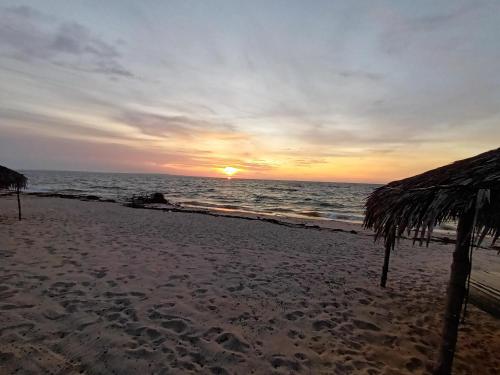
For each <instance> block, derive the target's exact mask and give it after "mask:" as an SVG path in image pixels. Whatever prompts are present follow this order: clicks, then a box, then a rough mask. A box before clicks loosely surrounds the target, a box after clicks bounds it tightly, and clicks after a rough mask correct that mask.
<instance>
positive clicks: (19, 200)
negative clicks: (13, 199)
mask: <svg viewBox="0 0 500 375" xmlns="http://www.w3.org/2000/svg"><path fill="white" fill-rule="evenodd" d="M17 211H18V213H19V221H21V198H20V197H19V188H17Z"/></svg>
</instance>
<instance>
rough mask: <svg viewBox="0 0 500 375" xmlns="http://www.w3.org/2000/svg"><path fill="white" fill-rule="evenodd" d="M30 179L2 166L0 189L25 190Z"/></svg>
mask: <svg viewBox="0 0 500 375" xmlns="http://www.w3.org/2000/svg"><path fill="white" fill-rule="evenodd" d="M27 183H28V179H27V178H26V176H25V175H23V174H21V173H19V172H16V171H13V170H12V169H9V168H6V167H3V166H1V165H0V189H14V190H21V189H25V188H26V185H27Z"/></svg>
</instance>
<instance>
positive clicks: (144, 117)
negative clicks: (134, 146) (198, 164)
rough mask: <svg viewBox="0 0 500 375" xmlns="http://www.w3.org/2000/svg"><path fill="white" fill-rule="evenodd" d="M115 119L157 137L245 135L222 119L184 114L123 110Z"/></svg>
mask: <svg viewBox="0 0 500 375" xmlns="http://www.w3.org/2000/svg"><path fill="white" fill-rule="evenodd" d="M116 120H117V121H119V122H123V123H125V124H127V125H130V126H133V127H135V128H137V129H138V130H140V131H141V132H142V133H144V134H147V135H152V136H158V137H167V138H171V137H177V138H180V139H189V138H191V139H193V138H196V137H199V136H217V137H219V138H220V139H226V140H227V139H242V138H246V135H245V134H243V133H240V132H238V131H237V130H236V129H235V128H234V126H232V125H231V124H229V123H227V122H224V121H218V122H217V121H210V120H206V119H199V118H196V117H189V116H186V115H174V116H167V115H162V114H157V113H150V112H142V111H133V110H128V111H123V112H122V113H121V114H120V115H118V116H117V117H116Z"/></svg>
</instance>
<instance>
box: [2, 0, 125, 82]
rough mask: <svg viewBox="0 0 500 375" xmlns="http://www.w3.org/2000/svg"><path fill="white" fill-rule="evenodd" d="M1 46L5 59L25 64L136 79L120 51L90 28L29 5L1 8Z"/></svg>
mask: <svg viewBox="0 0 500 375" xmlns="http://www.w3.org/2000/svg"><path fill="white" fill-rule="evenodd" d="M0 46H1V47H2V50H3V52H2V55H3V56H8V57H11V58H14V59H17V60H21V61H32V62H35V61H48V62H50V63H51V64H54V65H56V66H62V67H66V68H69V69H75V70H80V71H85V72H92V73H99V74H103V75H105V76H108V77H111V78H116V77H129V78H130V77H133V76H134V75H133V74H132V72H130V71H129V70H128V69H127V68H125V67H124V66H123V65H122V64H121V63H120V61H119V60H120V58H121V54H120V53H119V51H118V50H117V48H115V47H114V46H113V45H111V44H109V43H107V42H106V41H104V40H102V39H100V38H99V37H97V36H96V35H94V34H93V33H92V32H91V31H90V30H88V29H87V28H86V27H84V26H82V25H81V24H79V23H76V22H61V21H59V20H58V19H55V18H54V17H51V16H48V15H45V14H43V13H41V12H38V11H36V10H34V9H32V8H29V7H27V6H17V7H4V8H0Z"/></svg>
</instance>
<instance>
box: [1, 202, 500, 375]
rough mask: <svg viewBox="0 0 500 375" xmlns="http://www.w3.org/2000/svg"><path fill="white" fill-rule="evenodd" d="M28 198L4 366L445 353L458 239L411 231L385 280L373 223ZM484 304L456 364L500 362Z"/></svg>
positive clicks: (194, 363) (158, 369) (357, 366)
mask: <svg viewBox="0 0 500 375" xmlns="http://www.w3.org/2000/svg"><path fill="white" fill-rule="evenodd" d="M23 198H24V199H23V216H24V220H22V221H21V222H19V221H17V211H16V209H17V206H16V203H15V200H14V197H4V198H2V199H1V200H0V212H1V214H0V311H1V313H0V373H2V374H89V375H90V374H294V373H300V374H366V375H374V374H406V373H408V374H428V373H429V371H430V369H431V368H432V366H433V365H434V361H435V360H436V355H437V353H436V351H437V347H438V343H439V338H440V330H441V317H442V313H443V309H444V300H445V290H446V282H447V280H448V277H449V267H450V263H451V252H452V249H453V245H449V244H443V243H436V242H433V243H431V245H430V246H429V248H426V247H421V248H420V247H417V246H415V247H413V246H412V244H411V242H409V241H402V242H401V244H400V245H399V247H398V248H397V251H396V252H395V254H394V256H393V257H392V258H391V268H390V272H389V281H388V287H387V288H386V289H385V290H384V289H381V288H380V287H379V286H378V284H379V277H380V270H381V264H382V257H383V255H382V245H381V244H374V243H373V237H372V236H371V235H370V234H369V232H366V231H361V230H358V231H356V233H354V232H351V231H350V230H343V231H331V230H320V229H315V228H301V227H290V226H284V225H277V224H275V223H270V222H264V221H259V220H243V219H239V218H228V217H214V216H210V215H203V214H197V213H183V212H163V211H154V210H146V209H133V208H128V207H124V206H122V205H120V204H117V203H103V202H83V201H78V200H69V199H60V198H41V197H33V196H24V197H23ZM359 229H360V228H359ZM492 253H493V252H492V251H487V250H478V251H477V252H476V253H475V257H477V258H478V259H480V262H479V263H478V264H481V262H483V263H485V264H486V263H488V257H491V256H492ZM494 254H496V252H495V253H494ZM468 311H469V315H468V319H467V322H466V324H465V325H461V328H460V334H459V340H458V349H457V355H456V358H455V363H454V373H455V374H496V373H498V372H497V371H498V369H499V368H500V358H499V357H498V349H499V348H500V335H499V332H500V320H497V319H495V318H493V317H492V316H490V315H488V314H487V313H485V312H483V311H481V310H479V309H477V308H476V307H474V306H469V310H468Z"/></svg>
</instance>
